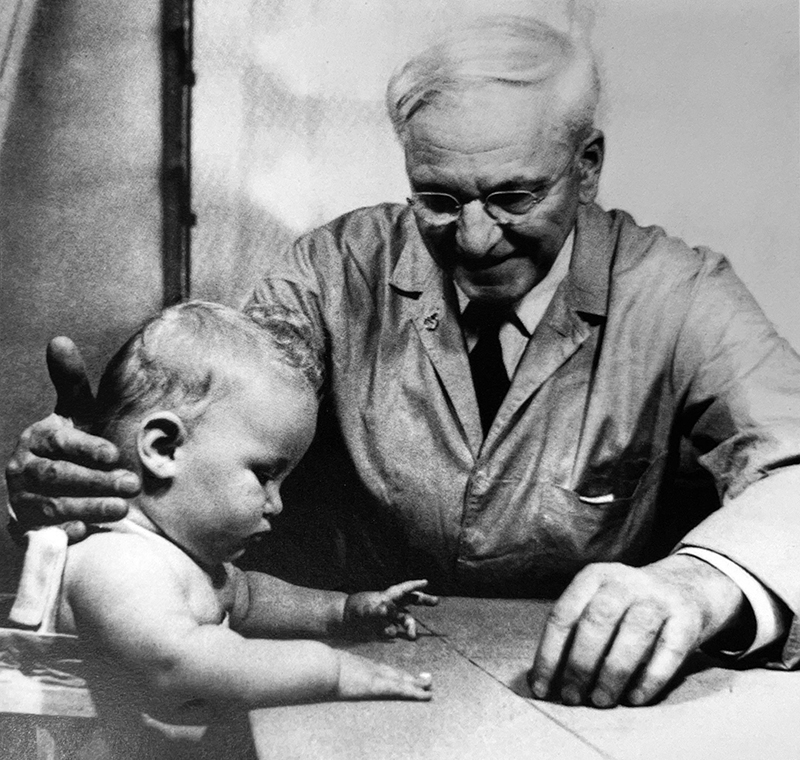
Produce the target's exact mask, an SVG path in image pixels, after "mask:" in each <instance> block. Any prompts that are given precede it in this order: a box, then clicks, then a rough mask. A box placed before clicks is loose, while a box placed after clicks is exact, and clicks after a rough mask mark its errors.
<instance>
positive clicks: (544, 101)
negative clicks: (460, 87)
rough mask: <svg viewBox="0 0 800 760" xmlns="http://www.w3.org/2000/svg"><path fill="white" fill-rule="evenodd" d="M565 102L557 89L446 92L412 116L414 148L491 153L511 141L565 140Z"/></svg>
mask: <svg viewBox="0 0 800 760" xmlns="http://www.w3.org/2000/svg"><path fill="white" fill-rule="evenodd" d="M560 106H561V101H560V100H559V99H558V97H557V95H555V94H554V93H552V92H542V91H539V90H534V89H532V88H528V87H518V86H511V85H502V84H492V85H485V86H482V87H479V88H471V89H468V90H464V91H459V92H454V93H447V94H444V93H443V94H441V95H438V96H436V98H435V99H434V100H433V101H432V102H431V103H428V104H426V105H425V106H423V107H422V108H420V109H419V111H417V113H415V114H414V116H412V118H411V120H410V121H409V124H408V137H409V142H410V143H411V145H410V147H411V149H412V150H414V149H422V150H423V151H424V150H425V149H426V147H433V148H435V149H441V150H454V151H458V152H466V153H469V152H486V151H491V150H493V149H497V148H501V149H502V148H504V147H506V146H508V145H509V144H511V143H520V142H526V143H531V142H535V143H539V144H544V143H547V142H550V141H553V142H556V143H557V142H561V141H562V136H563V135H565V133H566V129H565V124H564V123H563V109H562V108H561V107H560Z"/></svg>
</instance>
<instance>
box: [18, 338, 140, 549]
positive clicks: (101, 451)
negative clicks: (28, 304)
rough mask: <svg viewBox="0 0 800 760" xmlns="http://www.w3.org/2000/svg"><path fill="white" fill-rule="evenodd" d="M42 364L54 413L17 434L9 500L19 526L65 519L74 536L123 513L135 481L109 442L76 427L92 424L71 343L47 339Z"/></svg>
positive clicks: (135, 488) (136, 484) (84, 383)
mask: <svg viewBox="0 0 800 760" xmlns="http://www.w3.org/2000/svg"><path fill="white" fill-rule="evenodd" d="M47 363H48V369H49V371H50V377H51V379H52V381H53V385H54V386H55V389H56V392H57V394H58V401H57V403H56V411H55V413H54V414H51V415H50V416H49V417H46V418H45V419H43V420H40V421H39V422H36V423H34V424H33V425H31V426H30V427H29V428H27V429H26V430H25V431H24V432H23V434H22V435H21V436H20V439H19V442H18V444H17V448H16V450H15V451H14V453H13V455H12V457H11V459H10V460H9V462H8V466H7V468H6V482H7V485H8V494H9V503H10V505H11V508H12V509H13V510H14V513H15V515H16V519H17V522H15V523H14V525H15V526H16V529H17V531H19V532H24V531H25V530H27V529H29V528H33V527H38V526H40V525H48V524H55V523H63V524H65V527H66V528H68V533H69V534H70V537H71V538H73V539H77V538H80V537H81V536H82V535H83V533H84V532H85V526H84V525H83V522H102V521H106V520H118V519H120V518H121V517H124V515H125V513H126V512H127V504H126V503H125V499H126V498H130V497H131V496H134V495H135V494H136V493H137V492H138V491H139V485H140V484H139V479H138V478H137V477H136V475H134V474H133V473H131V472H128V471H127V470H123V469H120V468H118V467H117V466H116V465H117V460H118V457H119V452H118V450H117V448H116V447H115V446H114V445H113V444H111V443H110V442H109V441H106V440H105V439H103V438H98V437H97V436H92V435H89V434H88V433H85V432H83V430H81V429H80V428H81V426H86V425H88V424H89V422H90V418H91V414H92V406H93V403H94V399H93V398H92V394H91V388H90V387H89V382H88V380H87V378H86V370H85V368H84V366H83V360H82V359H81V356H80V353H79V352H78V349H77V348H76V347H75V344H74V343H72V341H70V340H69V339H67V338H55V339H53V340H52V341H51V342H50V345H49V346H48V354H47ZM69 521H77V522H72V523H70V522H69Z"/></svg>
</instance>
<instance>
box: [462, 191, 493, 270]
mask: <svg viewBox="0 0 800 760" xmlns="http://www.w3.org/2000/svg"><path fill="white" fill-rule="evenodd" d="M502 236H503V232H502V230H501V229H500V226H499V225H498V224H497V222H496V221H495V220H494V219H492V217H491V216H489V214H487V213H486V209H485V208H484V207H483V203H482V202H481V201H480V200H477V199H476V200H473V201H470V202H469V203H465V204H464V205H463V206H462V207H461V215H460V216H459V218H458V222H457V226H456V244H457V245H458V248H459V250H460V251H461V252H462V253H464V254H466V255H467V256H474V257H479V256H483V255H484V254H486V253H488V252H489V251H490V250H491V249H492V247H493V246H494V245H495V244H496V243H497V242H498V241H499V240H500V238H501V237H502Z"/></svg>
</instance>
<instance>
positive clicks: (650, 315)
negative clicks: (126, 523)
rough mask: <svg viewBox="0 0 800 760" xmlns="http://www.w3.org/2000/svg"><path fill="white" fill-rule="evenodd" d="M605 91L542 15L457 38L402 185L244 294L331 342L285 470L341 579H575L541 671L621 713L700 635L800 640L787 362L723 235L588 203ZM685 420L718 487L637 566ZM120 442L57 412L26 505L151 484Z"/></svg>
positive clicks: (20, 498)
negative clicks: (326, 530)
mask: <svg viewBox="0 0 800 760" xmlns="http://www.w3.org/2000/svg"><path fill="white" fill-rule="evenodd" d="M598 91H599V85H598V78H597V73H596V67H595V65H594V62H593V59H592V56H591V54H590V52H589V51H588V49H587V48H586V47H585V46H584V45H583V44H581V43H579V42H576V41H574V40H571V39H570V38H568V37H567V36H565V35H563V34H561V33H559V32H557V31H555V30H553V29H551V28H549V27H547V26H545V25H542V24H540V23H537V22H535V21H531V20H524V19H516V18H501V19H496V20H483V21H482V22H481V23H479V24H476V25H473V26H471V27H468V28H466V29H464V30H462V31H459V32H454V33H452V34H450V35H448V36H446V37H445V38H444V39H442V40H440V41H439V42H438V43H437V44H436V45H435V46H434V47H432V48H430V49H429V50H428V51H426V52H424V53H423V54H421V55H419V56H417V57H416V58H414V59H413V60H411V61H410V62H409V63H408V64H407V65H406V66H405V67H404V68H403V69H402V70H401V71H399V73H398V74H396V75H395V77H394V78H393V79H392V81H391V82H390V84H389V89H388V106H389V112H390V116H391V118H392V121H393V124H394V126H395V129H396V131H397V134H398V136H399V139H400V140H401V143H402V145H403V148H404V150H405V157H406V168H407V171H408V176H409V180H410V183H411V188H412V194H411V197H410V199H409V205H408V206H398V205H391V204H386V205H381V206H376V207H373V208H368V209H360V210H357V211H354V212H352V213H350V214H347V215H345V216H343V217H341V218H340V219H337V220H335V221H333V222H331V223H330V224H328V225H326V226H324V227H322V228H320V229H318V230H315V231H313V232H311V233H310V234H308V235H306V236H304V237H303V238H301V239H300V240H299V241H298V242H297V244H296V245H295V247H294V249H293V250H292V252H291V253H288V254H287V255H286V256H284V257H281V258H280V259H279V260H278V262H277V263H276V265H275V266H274V267H273V268H272V269H271V270H270V271H269V272H267V274H266V276H265V278H264V279H263V281H262V282H261V283H260V285H259V286H258V287H257V289H256V291H255V293H254V295H253V297H252V301H251V303H253V304H256V305H264V304H268V305H271V306H274V305H275V304H278V305H280V306H282V307H285V308H287V309H290V310H292V311H293V312H301V313H302V314H303V315H304V319H305V320H306V321H307V323H308V325H309V326H310V327H311V329H312V330H314V331H315V333H316V334H317V335H318V336H319V340H320V341H321V342H324V345H325V351H326V357H327V365H328V400H327V402H326V404H325V405H324V406H323V410H322V414H321V419H320V431H319V434H318V439H319V441H318V443H319V445H317V446H316V448H314V449H312V454H311V455H310V456H309V457H308V458H307V464H308V467H309V468H311V471H315V472H317V473H318V479H317V480H316V482H315V479H314V478H311V477H309V475H308V473H309V470H307V471H306V477H305V479H298V480H297V481H296V488H295V491H296V492H304V493H301V495H302V496H304V497H305V498H306V500H307V501H308V500H312V501H313V500H315V499H319V500H320V501H319V504H320V505H321V507H323V509H321V510H319V512H318V517H319V519H320V520H323V519H325V518H326V516H327V515H326V511H325V510H326V509H327V508H328V507H330V509H331V510H333V509H334V505H335V509H336V512H337V514H336V520H335V521H336V522H337V529H338V530H339V535H338V538H337V540H336V542H335V544H336V548H337V551H338V559H339V560H340V563H341V567H342V568H343V572H344V573H345V575H344V576H343V578H344V582H347V581H348V580H349V582H350V583H354V582H355V583H357V582H358V578H360V577H366V575H364V574H368V575H370V576H371V577H372V578H373V579H374V578H375V577H376V576H379V577H385V578H387V579H392V578H395V577H399V576H406V575H408V574H409V573H410V574H412V575H413V574H424V575H425V576H427V577H429V578H430V579H431V581H432V586H433V587H434V588H436V590H437V591H439V592H444V593H466V594H473V595H480V594H483V595H521V596H525V595H527V596H531V597H538V596H544V595H546V594H552V595H558V594H560V597H559V599H558V601H557V603H556V604H555V606H554V608H553V612H552V615H551V617H550V619H549V621H548V624H547V627H546V630H545V632H544V635H543V638H542V640H541V642H540V644H539V648H538V651H537V653H536V656H535V660H534V663H533V666H532V668H531V671H530V676H529V680H530V684H531V689H532V692H533V694H534V696H536V697H538V698H557V699H561V700H562V701H563V702H564V703H566V704H579V703H585V704H593V705H596V706H610V705H613V704H616V703H617V702H619V701H621V700H624V701H626V702H628V703H629V704H644V703H647V702H649V701H651V700H652V699H654V698H655V697H656V696H657V695H658V694H659V693H660V692H661V691H662V689H663V688H664V686H665V685H666V684H667V683H668V682H669V681H670V679H671V678H672V677H673V676H674V675H675V674H676V672H677V671H678V669H679V668H680V666H681V664H682V662H683V661H684V660H685V658H686V656H687V655H688V654H689V653H691V652H693V651H694V650H695V649H696V648H697V647H699V646H701V645H708V646H710V647H712V648H716V650H717V651H722V650H727V651H729V652H730V653H731V654H732V655H738V656H747V655H750V656H752V657H754V658H758V659H759V661H765V660H768V659H769V660H771V661H772V662H773V663H776V664H782V665H783V666H784V667H791V666H794V665H796V664H797V662H798V660H799V659H800V645H799V644H798V641H800V638H798V633H800V628H793V627H792V626H793V625H794V623H793V620H794V618H793V616H794V615H795V614H797V613H798V612H799V611H800V581H798V579H797V572H796V568H797V566H798V562H799V561H800V553H799V552H798V546H799V545H800V517H799V515H800V510H798V505H797V499H798V493H800V466H798V465H797V464H796V463H797V462H798V461H799V460H798V458H799V457H800V407H798V404H797V402H796V401H795V400H794V394H796V393H797V392H798V389H800V360H799V359H798V358H797V356H796V355H795V354H793V353H792V351H791V350H790V349H789V347H788V346H787V345H786V343H785V342H784V341H782V340H781V339H780V338H779V337H778V336H777V335H776V334H775V332H774V331H773V329H772V327H771V326H770V324H769V323H768V322H767V320H766V319H765V318H764V316H763V315H762V314H761V312H760V310H759V309H758V307H757V306H756V304H755V303H754V302H753V300H752V299H751V297H750V296H749V294H748V293H747V292H746V290H745V289H744V287H743V286H742V285H741V283H740V282H739V281H738V280H737V279H736V277H735V276H734V275H733V273H732V272H731V269H730V267H729V265H728V264H727V262H726V261H725V259H724V258H723V257H721V256H719V255H716V254H713V253H711V252H709V251H707V250H693V249H691V248H689V247H688V246H686V245H685V244H684V243H682V242H681V241H679V240H676V239H673V238H668V237H666V235H665V234H664V233H663V231H661V230H660V229H658V228H647V229H645V228H641V227H638V226H637V225H636V224H635V222H634V221H633V219H631V217H630V216H628V215H627V214H625V213H624V212H620V211H614V212H605V211H603V210H602V209H601V208H599V207H598V206H597V205H595V204H594V200H595V196H596V194H597V187H598V181H599V177H600V171H601V168H602V163H603V152H604V138H603V135H602V133H601V132H599V131H598V130H597V129H596V128H595V127H594V121H593V120H594V112H595V107H596V104H597V98H598ZM56 348H58V347H56ZM74 359H75V357H74V355H73V354H72V353H70V352H66V353H65V354H64V355H63V356H62V359H61V362H60V364H59V363H58V362H57V363H56V365H57V366H56V369H57V370H58V372H61V373H62V374H66V375H67V376H69V375H70V366H71V365H72V364H73V363H74ZM78 381H81V377H80V372H78V373H77V379H76V380H75V381H72V380H68V381H65V382H63V383H62V385H63V390H62V394H69V393H71V392H73V390H72V389H74V387H76V383H77V384H80V383H78ZM60 406H61V410H62V411H66V410H67V409H68V405H67V403H66V402H65V401H64V399H63V398H61V400H60ZM682 437H686V438H688V439H690V440H691V441H692V442H693V443H694V445H695V447H696V449H697V450H698V451H699V452H700V454H701V456H700V462H701V464H702V465H703V466H704V467H705V468H706V469H707V470H708V471H709V472H710V473H711V475H712V476H713V478H714V479H715V481H716V485H717V489H718V492H719V494H720V496H721V498H722V503H723V504H722V507H721V508H720V509H719V510H718V511H716V512H714V513H713V514H711V515H710V516H709V517H707V518H706V519H704V520H702V521H701V522H700V524H699V525H697V526H696V527H694V528H693V529H692V530H691V531H690V532H689V533H688V534H687V535H686V536H685V537H684V539H683V540H682V542H681V543H680V545H679V547H678V548H677V551H675V552H674V553H672V554H671V555H669V556H667V557H665V558H662V559H659V560H657V561H655V562H653V563H652V564H646V565H644V566H640V567H636V565H637V564H641V563H642V561H643V559H644V556H645V555H644V554H643V552H644V549H645V547H646V545H647V543H648V540H649V539H650V538H651V534H652V532H653V526H654V523H656V524H663V523H665V522H667V523H668V522H669V519H670V515H664V514H663V509H664V504H665V502H664V501H663V500H662V499H661V498H660V496H661V495H662V494H663V491H664V487H665V485H667V484H668V483H669V482H670V480H671V479H672V478H673V477H674V475H675V471H676V465H677V460H678V449H679V442H680V440H681V438H682ZM115 456H116V452H115V451H114V450H113V448H112V447H110V445H109V444H107V443H105V442H102V441H99V440H98V439H96V438H92V437H90V436H87V435H85V434H84V433H81V432H80V431H78V430H77V429H73V428H72V427H71V426H70V424H69V423H68V422H66V421H65V420H63V419H62V418H61V417H58V416H51V417H49V418H48V419H47V420H45V421H43V422H41V423H37V424H36V425H34V426H32V427H31V428H29V429H28V431H26V433H25V434H23V438H22V441H21V443H20V446H19V448H18V450H17V452H16V454H15V456H14V458H13V459H12V461H11V463H10V464H9V467H8V482H9V492H10V494H11V500H12V505H13V506H14V508H15V509H16V511H17V513H18V515H19V517H20V519H22V520H23V521H27V522H35V521H36V520H37V519H38V520H41V519H42V518H41V517H36V515H41V513H42V510H44V511H45V512H46V513H48V514H49V515H50V517H51V518H52V519H70V518H71V519H82V520H94V519H98V518H105V519H109V518H112V517H115V516H118V515H120V514H122V513H123V512H124V508H125V507H124V501H123V500H122V499H121V498H120V497H124V496H126V495H129V494H131V493H133V492H134V491H135V490H136V487H137V484H136V482H135V479H134V480H133V481H131V478H130V475H125V474H124V473H123V472H121V471H119V470H114V469H113V466H114V461H115ZM60 460H67V461H60ZM92 496H93V497H94V498H90V497H92ZM113 497H116V498H113ZM286 501H287V513H291V512H292V510H293V504H292V500H291V499H290V498H289V497H287V499H286ZM288 519H289V517H288V516H287V520H288ZM656 521H659V522H658V523H657V522H656ZM303 528H304V530H306V531H309V528H308V522H305V524H304V526H303ZM309 532H311V531H309ZM354 579H355V580H354ZM373 582H374V581H373Z"/></svg>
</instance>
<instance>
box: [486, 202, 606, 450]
mask: <svg viewBox="0 0 800 760" xmlns="http://www.w3.org/2000/svg"><path fill="white" fill-rule="evenodd" d="M615 240H616V236H615V234H614V229H613V223H612V221H611V218H610V217H609V215H608V214H606V213H605V212H603V211H602V210H601V209H600V208H599V207H598V206H595V205H593V204H592V205H590V206H583V207H581V209H580V211H579V214H578V220H577V224H576V228H575V247H574V250H573V254H572V265H571V267H570V271H569V274H568V275H567V277H566V278H565V279H564V281H563V282H562V283H561V285H560V286H559V287H558V289H557V290H556V293H555V295H554V296H553V300H552V301H551V303H550V306H549V307H548V309H547V311H546V312H545V314H544V317H543V318H542V321H541V322H540V323H539V325H538V326H537V328H536V330H535V332H534V334H533V335H532V336H531V339H530V340H529V341H528V345H527V347H526V349H525V352H524V353H523V355H522V359H521V360H520V363H519V366H518V367H517V371H516V372H515V373H514V377H513V378H512V381H511V387H510V388H509V391H508V395H507V396H506V398H505V400H504V401H503V405H502V406H501V407H500V411H499V412H498V415H497V418H496V420H495V422H496V423H498V425H497V426H498V427H502V425H503V424H504V423H505V421H507V420H509V419H511V418H512V417H513V415H514V413H515V412H516V410H517V409H518V408H519V407H520V406H521V405H522V404H524V403H525V402H526V401H527V400H528V399H529V398H530V397H531V396H532V395H533V394H534V393H536V391H538V390H539V388H541V386H542V385H543V384H544V383H545V382H546V381H547V380H548V378H550V377H551V376H552V375H553V374H554V373H555V372H556V371H557V370H558V368H559V367H561V366H562V365H563V364H564V362H566V361H567V360H568V359H569V358H570V357H571V356H572V355H573V354H574V353H575V352H576V351H577V350H578V349H579V348H580V346H581V344H582V343H583V342H584V341H585V340H586V339H587V338H588V337H589V335H591V333H592V330H593V329H596V328H594V327H593V326H592V325H597V324H599V322H600V321H602V320H603V319H604V318H605V315H606V311H607V307H608V284H609V278H610V272H611V263H612V260H613V254H614V248H615ZM492 427H493V428H494V427H495V426H494V425H493V426H492ZM489 436H490V437H491V436H492V431H490V433H489Z"/></svg>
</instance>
